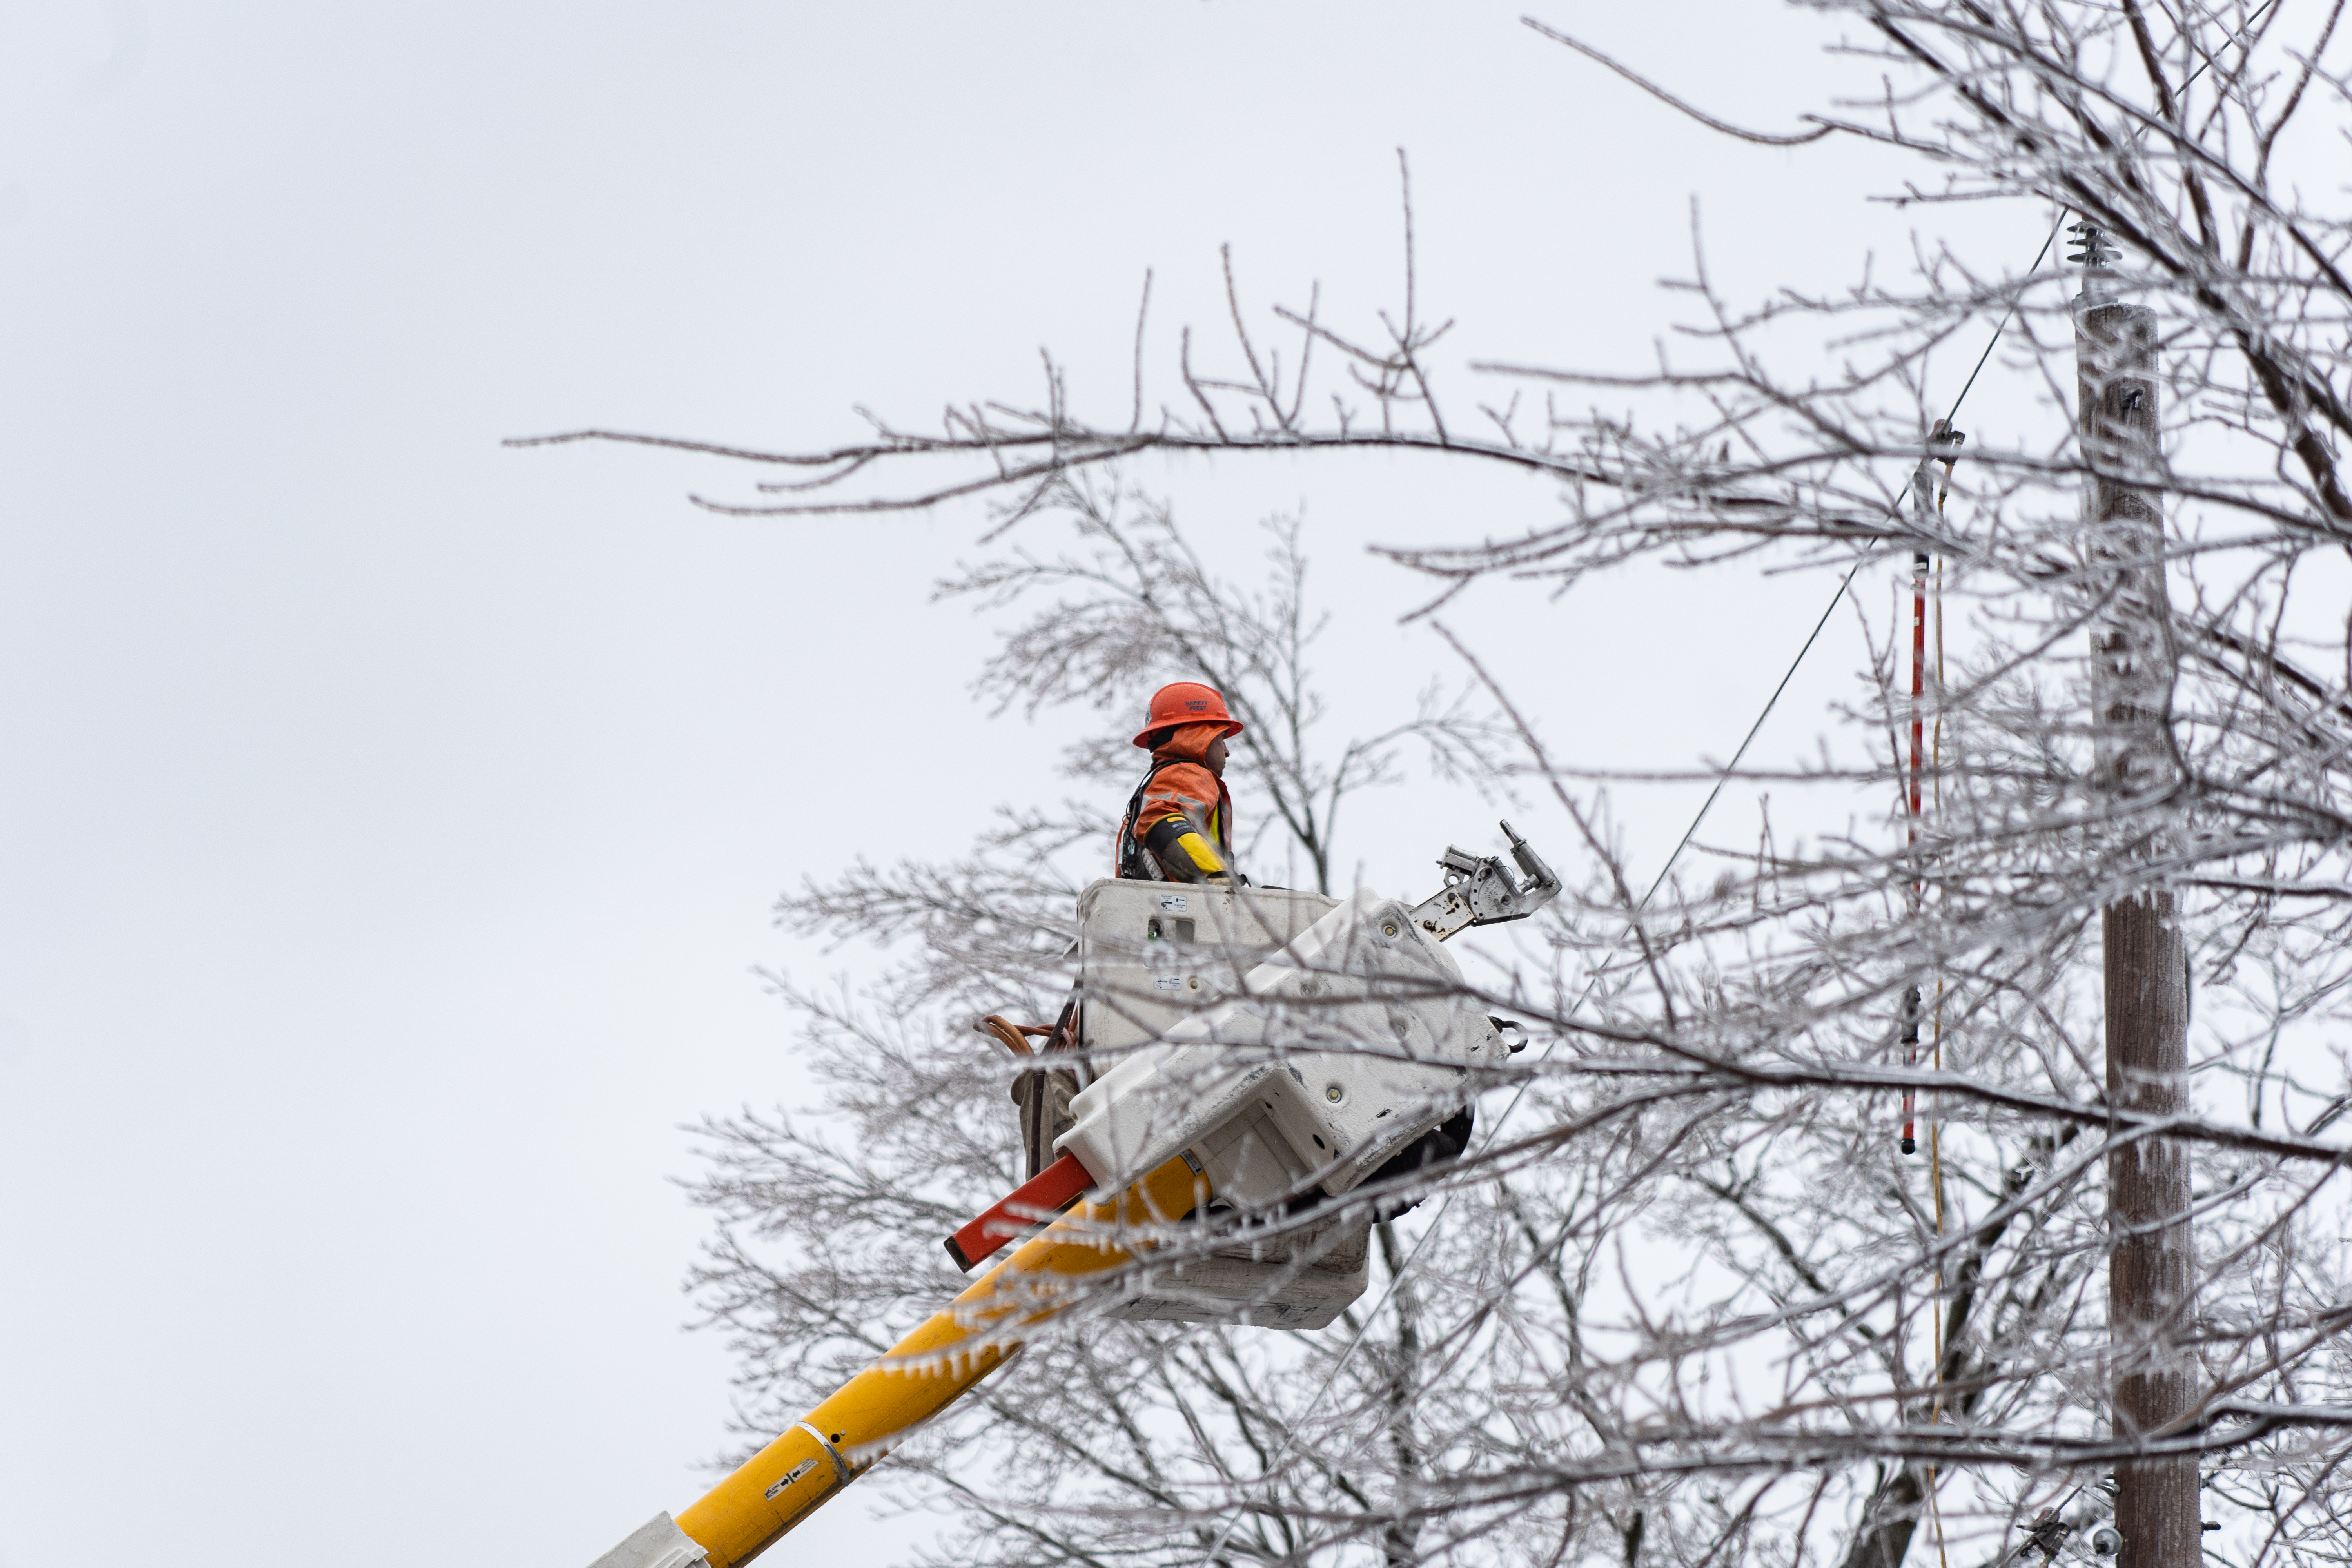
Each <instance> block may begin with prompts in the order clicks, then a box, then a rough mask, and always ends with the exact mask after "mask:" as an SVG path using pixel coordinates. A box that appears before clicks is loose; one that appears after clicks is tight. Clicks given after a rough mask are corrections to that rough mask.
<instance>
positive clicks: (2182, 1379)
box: [2074, 224, 2204, 1568]
mask: <svg viewBox="0 0 2352 1568" xmlns="http://www.w3.org/2000/svg"><path fill="white" fill-rule="evenodd" d="M2074 228H2075V232H2076V243H2077V244H2078V245H2080V246H2081V247H2082V250H2081V254H2080V255H2078V256H2077V257H2076V258H2074V259H2076V260H2079V261H2081V262H2082V263H2083V264H2084V268H2083V294H2082V298H2081V299H2080V300H2077V301H2076V305H2075V312H2074V322H2075V325H2074V363H2075V381H2076V388H2077V395H2078V399H2079V413H2080V418H2081V426H2080V428H2081V431H2082V450H2083V456H2084V461H2085V462H2086V463H2087V464H2088V465H2089V466H2090V468H2091V469H2092V477H2091V479H2090V493H2089V496H2088V498H2087V499H2088V501H2089V507H2088V511H2089V516H2088V519H2087V522H2088V527H2089V542H2088V543H2089V548H2088V549H2087V551H2086V552H2085V558H2086V564H2087V565H2088V566H2089V568H2090V576H2091V579H2092V581H2093V583H2094V584H2095V586H2096V588H2097V589H2098V590H2099V591H2100V592H2102V593H2104V594H2105V595H2106V599H2105V604H2104V605H2102V607H2101V614H2100V618H2099V626H2098V629H2097V631H2096V632H2095V633H2094V637H2093V650H2092V651H2093V656H2094V659H2093V662H2094V672H2093V701H2094V703H2095V724H2094V732H2095V736H2096V742H2097V758H2098V784H2099V789H2100V793H2101V795H2102V797H2103V799H2104V801H2105V804H2106V805H2107V806H2108V807H2109V809H2110V811H2111V812H2112V813H2113V820H2114V822H2115V823H2116V838H2115V843H2116V847H2117V849H2118V850H2119V851H2120V852H2121V853H2122V854H2124V855H2126V856H2128V857H2130V858H2135V859H2137V858H2155V857H2156V856H2158V855H2160V854H2161V853H2162V850H2163V847H2164V841H2165V835H2164V833H2163V831H2162V829H2161V828H2160V827H2158V826H2146V824H2147V823H2149V822H2160V821H2161V819H2162V813H2161V812H2160V811H2159V812H2150V813H2147V814H2146V816H2141V815H2139V814H2137V813H2136V812H2135V811H2134V807H2135V806H2137V805H2146V804H2148V803H2151V802H2153V801H2155V800H2157V799H2158V798H2159V797H2161V796H2163V795H2166V794H2167V793H2168V792H2169V791H2170V789H2171V788H2172V786H2173V784H2174V783H2175V776H2174V763H2173V755H2172V748H2171V745H2170V741H2169V736H2168V714H2169V712H2170V708H2171V700H2170V694H2171V686H2172V680H2171V670H2172V649H2171V630H2170V626H2169V619H2168V604H2167V600H2166V595H2165V585H2164V517H2163V513H2162V512H2161V510H2158V506H2157V503H2156V502H2155V501H2154V500H2152V499H2151V497H2150V493H2149V490H2148V489H2147V488H2144V485H2145V482H2146V481H2150V480H2153V479H2154V478H2155V476H2156V475H2157V474H2158V471H2159V468H2160V464H2159V460H2158V424H2157V405H2156V396H2157V386H2156V374H2155V373H2156V312H2155V311H2154V310H2149V309H2148V308H2147V306H2144V305H2129V304H2124V303H2121V302H2119V301H2116V300H2112V299H2109V298H2107V297H2106V296H2105V286H2106V283H2107V277H2108V275H2107V269H2106V264H2107V262H2108V260H2109V259H2111V258H2112V257H2113V255H2114V252H2113V250H2112V249H2111V247H2109V246H2108V245H2107V243H2106V241H2105V237H2104V236H2103V235H2101V234H2100V233H2099V231H2098V230H2097V229H2096V228H2095V226H2091V225H2088V224H2077V225H2075V226H2074ZM2136 481H2138V482H2136ZM2100 932H2101V936H2102V938H2103V946H2104V950H2105V967H2106V975H2105V979H2106V1032H2107V1095H2108V1099H2109V1101H2110V1103H2112V1104H2113V1105H2115V1106H2116V1107H2117V1108H2119V1109H2122V1110H2134V1111H2139V1112H2142V1113H2145V1114H2149V1115H2158V1116H2162V1115H2174V1114H2180V1113H2184V1112H2186V1111H2187V1110H2188V1109H2189V966H2188V956H2187V953H2186V951H2185V950H2184V948H2183V946H2182V943H2181V939H2180V927H2179V923H2178V922H2177V921H2175V919H2174V916H2173V908H2172V895H2171V893H2170V892H2168V891H2167V890H2165V889H2163V888H2161V887H2160V886H2157V885H2155V879H2154V878H2153V877H2152V876H2151V878H2150V879H2148V881H2147V884H2146V885H2143V886H2142V887H2140V888H2138V889H2134V890H2133V891H2131V892H2129V893H2127V894H2126V895H2125V896H2124V897H2122V898H2120V899H2117V900H2116V901H2115V902H2113V903H2110V904H2109V905H2107V906H2106V908H2105V910H2104V911H2103V913H2102V918H2101V920H2100ZM2189 1204H2190V1192H2189V1151H2188V1149H2187V1147H2186V1146H2185V1145H2183V1144H2181V1143H2179V1142H2176V1141H2174V1140H2172V1139H2167V1138H2137V1139H2133V1140H2130V1141H2128V1142H2123V1143H2122V1144H2120V1145H2119V1146H2118V1147H2117V1148H2116V1150H2115V1152H2112V1153H2110V1154H2109V1155H2108V1156H2107V1242H2108V1247H2109V1248H2110V1250H2109V1252H2108V1256H2107V1321H2108V1337H2109V1341H2110V1343H2111V1346H2112V1352H2113V1356H2114V1366H2115V1382H2114V1386H2113V1388H2112V1390H2111V1403H2110V1411H2111V1418H2112V1424H2113V1430H2114V1432H2115V1434H2116V1436H2118V1437H2121V1438H2132V1437H2137V1436H2141V1435H2144V1434H2147V1433H2151V1432H2155V1431H2158V1430H2159V1429H2160V1428H2162V1427H2164V1426H2167V1425H2168V1424H2169V1423H2170V1422H2172V1421H2174V1420H2177V1419H2178V1418H2179V1417H2180V1416H2182V1415H2187V1414H2188V1412H2189V1409H2190V1407H2191V1405H2193V1404H2194V1402H2195V1399H2196V1366H2195V1362H2194V1361H2193V1359H2192V1358H2191V1357H2190V1355H2189V1352H2187V1351H2186V1350H2185V1349H2184V1348H2182V1343H2181V1342H2182V1341H2183V1340H2184V1339H2185V1338H2186V1336H2187V1333H2188V1331H2189V1327H2190V1319H2191V1317H2192V1316H2193V1313H2194V1310H2195V1293H2196V1268H2197V1256H2196V1246H2195V1241H2194V1238H2193V1237H2191V1235H2190V1233H2189ZM2116 1483H2117V1492H2116V1531H2117V1533H2119V1534H2120V1535H2122V1537H2123V1551H2122V1552H2121V1554H2120V1555H2119V1556H2118V1557H2117V1559H2116V1568H2198V1565H2199V1563H2200V1561H2201V1559H2202V1557H2203V1551H2204V1538H2203V1534H2202V1531H2203V1524H2202V1510H2201V1509H2200V1501H2199V1497H2198V1474H2197V1458H2196V1456H2195V1455H2193V1454H2190V1455H2186V1456H2182V1457H2179V1458H2153V1459H2137V1460H2132V1461H2130V1462H2128V1463H2125V1464H2120V1465H2118V1466H2116Z"/></svg>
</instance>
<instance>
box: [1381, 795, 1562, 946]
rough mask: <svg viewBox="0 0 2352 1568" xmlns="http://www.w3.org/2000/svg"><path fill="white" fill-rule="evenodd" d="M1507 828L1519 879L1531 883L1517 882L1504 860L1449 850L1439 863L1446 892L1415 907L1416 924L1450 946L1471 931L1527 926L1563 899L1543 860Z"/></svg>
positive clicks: (1497, 856) (1496, 856) (1504, 830)
mask: <svg viewBox="0 0 2352 1568" xmlns="http://www.w3.org/2000/svg"><path fill="white" fill-rule="evenodd" d="M1502 828H1503V837H1506V838H1507V839H1509V840H1510V841H1511V858H1512V859H1514V860H1516V861H1517V862H1518V866H1519V874H1520V875H1521V876H1522V877H1525V878H1526V879H1527V880H1526V881H1524V882H1519V881H1515V880H1514V879H1512V877H1511V872H1510V868H1508V867H1507V866H1505V865H1504V864H1503V860H1502V857H1500V856H1499V855H1473V854H1471V853H1469V852H1468V851H1467V850H1463V849H1454V848H1450V847H1449V848H1448V849H1447V850H1446V851H1445V853H1444V854H1443V855H1441V856H1439V857H1438V859H1437V864H1438V868H1439V869H1441V870H1443V871H1444V873H1445V886H1444V888H1442V889H1439V890H1438V891H1436V892H1435V893H1433V894H1432V895H1430V896H1429V897H1428V898H1427V899H1424V900H1422V902H1421V903H1419V904H1418V905H1416V906H1414V908H1413V910H1412V922H1413V924H1415V925H1417V926H1419V927H1420V928H1421V929H1422V930H1423V931H1427V932H1428V933H1429V934H1430V935H1432V936H1433V937H1435V938H1436V939H1437V940H1438V941H1440V942H1444V940H1445V939H1446V938H1447V937H1449V936H1452V935H1453V934H1454V932H1455V931H1461V930H1464V929H1465V928H1466V927H1469V926H1488V925H1500V924H1501V923H1502V922H1503V921H1522V920H1525V919H1527V918H1528V916H1529V915H1531V914H1533V913H1535V912H1536V911H1537V910H1539V909H1541V908H1543V907H1544V906H1545V905H1546V904H1548V903H1549V902H1551V901H1552V900H1554V899H1556V898H1558V897H1559V878H1558V877H1556V876H1554V875H1553V874H1552V868H1550V867H1549V866H1547V865H1545V864H1544V861H1543V857H1542V856H1540V855H1538V854H1537V853H1536V852H1535V850H1534V849H1532V848H1530V847H1528V841H1527V840H1526V839H1524V838H1522V837H1519V836H1518V835H1517V834H1516V833H1514V832H1512V831H1511V825H1510V824H1509V823H1507V822H1506V823H1504V824H1503V825H1502Z"/></svg>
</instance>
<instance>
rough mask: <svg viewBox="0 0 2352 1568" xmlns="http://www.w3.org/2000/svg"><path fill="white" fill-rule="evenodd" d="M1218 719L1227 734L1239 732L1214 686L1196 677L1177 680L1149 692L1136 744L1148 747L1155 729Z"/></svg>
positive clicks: (1212, 721) (1235, 722) (1206, 722)
mask: <svg viewBox="0 0 2352 1568" xmlns="http://www.w3.org/2000/svg"><path fill="white" fill-rule="evenodd" d="M1221 719H1222V720H1223V721H1224V725H1225V734H1226V735H1227V736H1234V735H1238V734H1240V733H1241V732H1242V721H1240V720H1238V719H1236V718H1234V716H1233V715H1232V714H1230V713H1228V712H1226V711H1225V700H1224V699H1223V698H1222V697H1220V696H1218V695H1217V689H1216V688H1215V687H1213V686H1203V685H1202V684H1201V683H1200V682H1199V681H1197V680H1180V681H1177V682H1176V683H1175V684H1174V685H1172V686H1163V687H1161V688H1160V689H1159V690H1157V691H1155V692H1153V693H1152V694H1151V717H1150V719H1148V720H1146V721H1144V725H1143V730H1142V732H1141V733H1139V734H1138V735H1137V736H1136V737H1135V743H1136V744H1137V745H1139V746H1142V747H1144V748H1146V749H1149V748H1150V745H1151V731H1154V730H1165V729H1168V728H1170V727H1171V725H1177V724H1213V723H1215V722H1217V721H1219V720H1221Z"/></svg>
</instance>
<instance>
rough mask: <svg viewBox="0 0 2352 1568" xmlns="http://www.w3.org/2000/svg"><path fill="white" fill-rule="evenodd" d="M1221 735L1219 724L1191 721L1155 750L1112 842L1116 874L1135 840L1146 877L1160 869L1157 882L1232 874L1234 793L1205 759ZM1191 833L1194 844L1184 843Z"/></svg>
mask: <svg viewBox="0 0 2352 1568" xmlns="http://www.w3.org/2000/svg"><path fill="white" fill-rule="evenodd" d="M1217 734H1218V730H1217V727H1216V726H1215V725H1212V724H1194V725H1186V726H1185V727H1184V729H1182V730H1180V731H1177V733H1176V734H1175V736H1174V737H1172V738H1171V740H1170V741H1169V742H1168V743H1167V744H1166V745H1164V746H1161V747H1159V748H1158V749H1156V750H1154V751H1153V752H1152V753H1151V772H1150V775H1149V776H1148V777H1147V778H1146V779H1145V780H1144V783H1143V785H1142V787H1141V788H1140V789H1139V790H1138V791H1137V792H1136V793H1137V796H1138V799H1137V802H1136V803H1135V804H1134V806H1133V809H1131V810H1130V811H1129V815H1128V816H1127V817H1126V818H1125V819H1124V820H1123V821H1121V822H1120V823H1119V825H1118V838H1117V839H1116V840H1115V841H1114V842H1113V844H1112V848H1111V866H1112V875H1114V876H1117V875H1118V874H1119V873H1118V867H1119V865H1120V864H1121V863H1122V862H1124V861H1126V860H1127V858H1128V856H1127V852H1126V851H1127V845H1128V841H1129V838H1132V839H1133V840H1134V841H1135V844H1136V847H1137V848H1139V850H1141V851H1142V855H1141V859H1142V861H1143V868H1144V871H1145V874H1146V876H1147V877H1150V875H1151V873H1152V872H1154V871H1157V872H1158V876H1157V878H1156V880H1160V881H1168V882H1199V881H1205V880H1207V879H1209V878H1210V877H1213V876H1223V875H1225V874H1226V873H1227V871H1228V870H1229V868H1231V866H1232V863H1233V847H1232V846H1233V822H1234V797H1233V795H1232V794H1231V792H1229V791H1228V790H1227V789H1226V788H1225V784H1224V781H1223V779H1220V778H1219V777H1217V775H1216V774H1214V773H1211V772H1210V771H1209V769H1208V764H1207V763H1203V762H1202V760H1201V758H1202V753H1203V752H1205V751H1206V750H1207V749H1208V742H1211V741H1213V740H1215V739H1216V738H1217ZM1186 837H1191V838H1192V843H1190V844H1186V843H1184V842H1183V840H1184V839H1185V838H1186Z"/></svg>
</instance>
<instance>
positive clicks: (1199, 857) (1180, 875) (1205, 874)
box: [1143, 816, 1232, 882]
mask: <svg viewBox="0 0 2352 1568" xmlns="http://www.w3.org/2000/svg"><path fill="white" fill-rule="evenodd" d="M1143 847H1145V848H1147V849H1149V850H1150V851H1151V858H1153V859H1155V860H1157V861H1159V862H1160V873H1161V875H1163V876H1165V877H1166V878H1167V879H1169V880H1170V881H1171V882H1223V881H1227V880H1230V879H1231V878H1232V873H1231V872H1230V871H1228V870H1227V869H1226V868H1225V863H1224V861H1223V860H1222V859H1220V858H1218V856H1217V852H1216V850H1215V849H1214V848H1213V847H1211V845H1210V843H1209V841H1208V840H1207V839H1206V838H1203V837H1201V834H1200V831H1199V829H1197V828H1195V827H1194V826H1192V824H1191V823H1189V822H1187V821H1185V820H1184V819H1183V818H1182V817H1181V816H1163V817H1161V818H1160V820H1159V821H1157V822H1155V823H1153V824H1152V825H1151V831H1150V832H1149V833H1147V834H1145V835H1144V836H1143Z"/></svg>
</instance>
